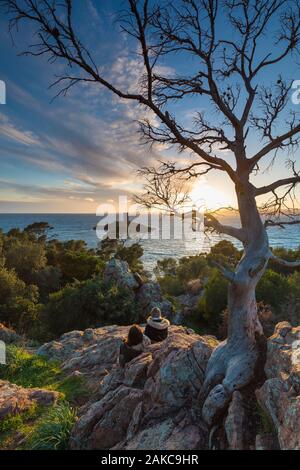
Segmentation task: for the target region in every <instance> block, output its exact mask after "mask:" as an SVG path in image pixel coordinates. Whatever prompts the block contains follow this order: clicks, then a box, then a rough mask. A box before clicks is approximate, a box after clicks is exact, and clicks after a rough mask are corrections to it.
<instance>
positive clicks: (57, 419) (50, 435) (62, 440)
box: [25, 402, 77, 450]
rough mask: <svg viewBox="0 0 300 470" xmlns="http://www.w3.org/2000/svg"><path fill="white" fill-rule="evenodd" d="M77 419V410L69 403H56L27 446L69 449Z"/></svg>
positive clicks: (39, 423)
mask: <svg viewBox="0 0 300 470" xmlns="http://www.w3.org/2000/svg"><path fill="white" fill-rule="evenodd" d="M76 420H77V415H76V410H75V409H74V408H72V407H71V406H70V405H69V403H67V402H61V403H59V404H58V405H55V406H54V407H53V408H51V409H50V410H49V411H48V412H47V413H46V414H45V415H44V416H43V417H42V418H41V419H40V421H39V422H38V424H37V426H36V427H35V429H34V431H33V432H32V434H31V435H30V436H29V438H28V439H27V442H26V446H25V447H26V448H27V449H31V450H66V449H68V444H69V439H70V433H71V430H72V428H73V426H74V424H75V423H76Z"/></svg>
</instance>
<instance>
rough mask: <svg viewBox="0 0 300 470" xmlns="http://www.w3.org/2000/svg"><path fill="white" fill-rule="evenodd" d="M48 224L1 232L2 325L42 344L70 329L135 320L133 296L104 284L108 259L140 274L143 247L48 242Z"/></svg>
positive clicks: (0, 317) (108, 242)
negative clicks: (93, 246) (94, 246)
mask: <svg viewBox="0 0 300 470" xmlns="http://www.w3.org/2000/svg"><path fill="white" fill-rule="evenodd" d="M50 230H51V227H50V226H49V224H47V222H40V223H35V224H32V225H29V226H28V227H26V228H25V229H24V230H23V231H21V230H19V229H12V230H10V231H9V232H8V233H6V234H4V233H2V232H1V231H0V322H1V323H4V324H6V325H8V326H11V327H13V328H14V329H16V330H17V331H18V332H19V333H21V334H26V335H27V336H29V337H31V338H34V339H38V340H40V341H46V340H49V339H53V338H55V337H57V336H59V335H60V334H62V333H65V332H67V331H69V330H71V329H82V328H87V327H91V326H94V327H97V326H98V327H99V326H103V325H106V324H107V323H111V322H113V323H120V324H128V323H132V322H135V321H137V320H138V318H139V310H138V308H137V306H136V305H135V303H134V296H133V293H132V292H131V291H129V290H126V289H124V288H120V287H118V286H117V285H115V284H111V285H109V286H108V285H106V284H105V283H104V282H103V274H104V268H105V263H106V262H107V261H108V259H109V258H110V257H112V256H115V257H117V258H119V259H122V260H125V261H127V262H128V264H129V266H130V267H131V269H132V270H133V271H134V272H138V273H140V274H144V273H143V265H142V263H141V261H140V258H141V256H142V255H143V249H142V248H141V246H140V245H138V244H133V245H132V246H130V247H126V246H124V244H123V243H121V242H118V243H114V242H112V241H110V240H108V241H106V242H105V243H104V246H103V248H100V249H98V250H91V249H89V248H88V247H87V246H86V243H85V242H84V241H82V240H70V241H67V242H61V241H58V240H48V239H47V234H48V233H49V231H50Z"/></svg>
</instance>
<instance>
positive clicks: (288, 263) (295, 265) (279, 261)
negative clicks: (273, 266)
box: [270, 252, 300, 268]
mask: <svg viewBox="0 0 300 470" xmlns="http://www.w3.org/2000/svg"><path fill="white" fill-rule="evenodd" d="M270 259H271V260H272V261H275V262H276V263H277V264H280V265H281V266H286V267H287V268H298V267H299V266H300V260H299V261H286V260H284V259H282V258H279V257H278V256H276V255H274V253H272V252H270Z"/></svg>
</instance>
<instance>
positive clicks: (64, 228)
mask: <svg viewBox="0 0 300 470" xmlns="http://www.w3.org/2000/svg"><path fill="white" fill-rule="evenodd" d="M227 219H228V220H227V221H224V220H222V223H228V224H229V223H230V224H233V225H235V226H238V219H237V217H235V216H232V215H231V216H228V217H227ZM99 221H100V218H99V217H97V216H96V215H94V214H0V228H1V229H2V231H3V232H7V231H9V230H10V229H12V228H20V229H24V228H25V227H26V226H27V225H29V224H32V223H34V222H48V223H49V224H50V225H51V226H52V227H53V229H52V230H50V231H49V232H48V238H49V239H58V240H61V241H66V240H71V239H73V240H84V241H85V242H86V244H87V246H88V247H90V248H96V247H97V246H98V244H99V242H100V240H99V238H98V237H97V231H96V230H95V227H96V225H97V224H98V222H99ZM268 234H269V240H270V245H271V246H272V247H285V248H291V249H295V248H298V247H299V246H300V225H293V226H287V227H286V228H285V229H282V228H279V227H273V228H270V229H269V230H268ZM224 239H227V240H231V241H232V242H233V243H234V244H235V245H236V246H237V247H238V248H240V244H239V242H237V241H236V240H234V239H232V238H230V237H226V236H221V235H217V234H209V235H203V236H202V237H200V238H199V237H197V239H192V240H191V239H189V240H177V239H174V237H173V239H172V238H171V239H170V237H167V236H166V235H161V236H160V237H159V239H153V237H152V236H151V234H149V236H148V239H140V240H139V243H141V245H142V247H143V250H144V255H143V258H142V261H143V263H144V267H145V270H146V271H148V272H149V274H151V273H153V269H154V267H155V266H156V263H157V261H158V260H161V259H163V258H169V257H173V258H177V259H178V258H181V257H183V256H192V255H195V254H199V253H206V252H208V251H209V250H210V248H211V247H212V246H213V245H215V244H216V243H218V242H219V241H221V240H224ZM135 241H137V240H135ZM126 243H132V242H130V241H129V242H126Z"/></svg>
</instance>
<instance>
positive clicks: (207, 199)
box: [190, 181, 231, 210]
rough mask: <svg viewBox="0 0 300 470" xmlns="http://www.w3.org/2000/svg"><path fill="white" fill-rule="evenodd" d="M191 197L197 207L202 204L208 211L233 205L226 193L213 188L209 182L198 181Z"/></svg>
mask: <svg viewBox="0 0 300 470" xmlns="http://www.w3.org/2000/svg"><path fill="white" fill-rule="evenodd" d="M190 197H191V200H192V202H193V203H194V204H195V205H199V204H200V205H201V203H202V205H204V206H205V207H206V209H207V210H215V209H218V208H221V207H226V206H230V205H231V203H230V201H229V198H228V197H226V195H225V194H224V192H223V191H221V190H220V189H217V188H216V187H214V186H211V185H210V184H209V183H208V182H207V181H198V182H197V183H196V184H195V185H194V187H193V189H192V190H191V192H190Z"/></svg>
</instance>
